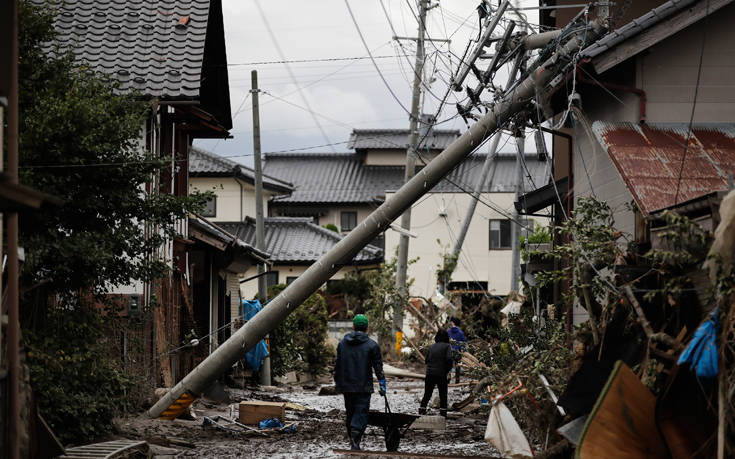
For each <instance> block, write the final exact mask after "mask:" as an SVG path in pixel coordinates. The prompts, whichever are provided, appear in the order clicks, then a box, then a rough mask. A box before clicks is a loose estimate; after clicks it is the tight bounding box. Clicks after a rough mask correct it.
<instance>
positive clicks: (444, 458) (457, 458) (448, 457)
mask: <svg viewBox="0 0 735 459" xmlns="http://www.w3.org/2000/svg"><path fill="white" fill-rule="evenodd" d="M332 452H333V453H335V454H344V455H348V456H370V457H416V458H422V457H426V458H431V459H461V458H466V459H501V458H500V456H462V455H459V454H440V453H431V454H423V453H406V452H403V451H370V450H367V449H362V450H351V449H337V448H335V449H333V450H332Z"/></svg>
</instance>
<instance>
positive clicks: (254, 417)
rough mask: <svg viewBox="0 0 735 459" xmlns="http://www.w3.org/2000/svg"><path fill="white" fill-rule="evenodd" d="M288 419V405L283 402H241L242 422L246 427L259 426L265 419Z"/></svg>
mask: <svg viewBox="0 0 735 459" xmlns="http://www.w3.org/2000/svg"><path fill="white" fill-rule="evenodd" d="M270 418H278V419H279V420H280V421H281V422H283V421H284V420H285V419H286V404H285V403H283V402H260V401H247V402H240V422H241V423H243V424H246V425H257V424H258V423H259V422H260V421H262V420H264V419H270Z"/></svg>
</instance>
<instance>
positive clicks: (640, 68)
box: [527, 0, 735, 323]
mask: <svg viewBox="0 0 735 459" xmlns="http://www.w3.org/2000/svg"><path fill="white" fill-rule="evenodd" d="M571 3H573V2H568V1H559V2H557V4H559V5H561V4H571ZM610 10H611V12H610V15H611V16H610V17H611V18H613V20H614V22H615V23H616V24H617V25H616V27H617V28H616V29H614V30H612V31H611V32H610V33H608V34H607V35H606V36H604V37H603V38H601V39H600V40H598V41H597V42H595V43H593V44H590V45H589V46H587V47H586V48H585V49H583V50H582V51H581V53H580V59H579V62H580V64H579V65H578V66H577V69H576V73H574V74H572V75H569V78H574V79H576V91H577V93H578V94H579V98H578V100H579V101H580V102H579V108H577V109H575V115H574V117H573V118H572V121H571V122H568V123H567V125H566V127H565V128H564V129H562V130H561V131H562V132H555V133H554V142H553V157H554V179H555V180H556V181H557V182H556V183H557V184H559V185H564V187H563V188H564V190H563V191H562V193H561V194H562V195H563V194H564V193H565V191H566V188H567V186H566V184H569V186H568V189H569V193H570V194H569V196H570V199H569V201H567V200H566V199H565V198H564V197H563V196H562V199H561V201H562V202H558V201H559V199H558V198H557V196H556V193H555V192H553V193H552V192H551V191H550V190H548V189H547V190H545V191H544V190H538V191H537V192H534V193H532V194H531V195H527V197H529V198H533V199H536V200H537V204H538V205H537V207H538V206H543V205H551V204H556V209H557V210H556V212H557V221H559V220H560V219H559V217H558V215H559V214H563V213H568V212H569V211H570V210H571V208H573V206H574V202H575V201H577V200H579V199H580V198H582V197H586V196H594V197H597V198H598V199H601V200H604V201H606V202H607V203H608V205H609V206H610V207H611V208H612V209H613V210H614V218H615V225H616V229H619V230H621V231H623V232H624V233H625V234H627V235H629V239H626V240H625V242H627V241H628V240H634V241H636V242H638V244H639V245H640V246H641V247H646V246H647V245H648V244H650V243H651V228H652V225H651V215H655V214H657V213H659V212H660V211H661V210H663V209H665V208H677V209H686V208H690V209H693V208H695V207H697V206H700V207H702V208H704V207H706V206H708V205H709V204H708V203H709V198H705V197H706V196H711V195H712V194H713V193H714V194H716V193H717V192H719V191H723V190H726V189H728V187H729V184H730V183H731V179H730V177H731V176H732V174H733V173H735V125H733V124H732V123H733V120H735V79H733V78H732V74H731V71H730V69H731V68H732V66H733V65H734V64H735V50H733V48H732V46H731V45H732V26H731V24H732V22H733V20H735V5H734V4H733V2H732V1H707V0H688V1H673V0H672V1H668V2H661V1H642V2H633V3H630V2H623V3H622V4H620V5H618V4H616V5H615V6H614V7H611V8H610ZM555 14H556V15H555V17H552V16H551V15H550V13H549V12H545V13H543V14H542V19H541V20H542V24H543V25H547V26H555V27H562V26H564V25H565V23H566V22H565V21H568V20H569V16H568V15H569V14H570V12H569V11H567V10H565V9H559V10H556V13H555ZM567 96H568V94H559V95H556V96H554V98H553V99H552V101H551V103H552V104H560V105H557V107H556V108H563V107H566V104H567ZM555 111H556V112H561V111H562V110H561V109H559V110H555ZM567 202H568V204H567ZM681 206H683V207H681ZM530 210H531V209H529V211H530ZM653 226H655V224H654V225H653ZM556 299H558V298H556ZM583 320H586V313H585V312H584V311H583V310H581V308H580V309H576V310H575V311H574V321H575V322H577V323H578V322H580V321H583Z"/></svg>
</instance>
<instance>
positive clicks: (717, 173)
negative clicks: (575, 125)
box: [592, 121, 735, 215]
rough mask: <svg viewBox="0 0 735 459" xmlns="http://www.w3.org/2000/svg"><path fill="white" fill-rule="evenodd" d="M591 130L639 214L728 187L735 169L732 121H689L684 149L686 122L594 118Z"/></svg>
mask: <svg viewBox="0 0 735 459" xmlns="http://www.w3.org/2000/svg"><path fill="white" fill-rule="evenodd" d="M592 130H593V131H594V133H595V136H596V137H597V139H598V140H599V141H600V143H601V144H602V145H603V146H604V147H605V148H606V149H607V152H608V154H609V155H610V158H611V159H612V161H613V163H614V164H615V167H616V168H617V170H618V172H619V173H620V175H621V177H622V178H623V180H624V181H625V185H626V186H627V187H628V190H629V191H630V193H631V194H632V195H633V198H634V199H635V202H636V203H637V204H638V207H639V208H640V210H641V212H642V213H643V214H644V215H648V214H650V213H651V212H654V211H656V210H659V209H663V208H664V207H670V206H673V205H675V204H677V203H681V202H684V201H688V200H690V199H694V198H697V197H699V196H702V195H704V194H707V193H711V192H713V191H721V190H727V189H728V176H729V175H730V174H735V125H734V124H707V125H693V126H692V132H691V135H689V147H688V148H686V149H685V145H686V142H687V132H688V125H686V124H643V125H638V124H633V123H607V122H600V121H596V122H595V123H594V124H593V125H592ZM685 150H686V157H684V152H685ZM682 159H683V160H684V165H683V168H682ZM680 171H681V180H679V173H680ZM677 183H678V187H679V194H678V197H677ZM675 200H676V202H675Z"/></svg>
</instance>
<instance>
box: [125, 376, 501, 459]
mask: <svg viewBox="0 0 735 459" xmlns="http://www.w3.org/2000/svg"><path fill="white" fill-rule="evenodd" d="M320 388H321V385H318V384H314V385H309V386H301V385H290V386H281V387H278V388H271V389H269V390H267V391H263V390H260V388H258V387H257V386H256V387H253V388H252V389H249V390H248V389H245V390H239V389H230V395H231V398H232V402H233V403H231V404H229V405H228V404H223V403H216V402H211V401H207V400H198V401H196V402H195V404H194V410H195V413H196V415H197V420H195V421H186V420H175V421H162V420H151V419H148V418H147V417H146V416H145V414H141V415H139V416H133V417H126V418H121V419H118V420H117V422H116V425H117V427H118V430H119V434H120V436H121V437H125V438H130V439H144V440H147V441H149V442H150V443H151V444H152V450H153V452H154V454H155V457H157V458H174V457H176V458H193V457H197V458H239V457H256V458H261V457H262V458H291V457H299V458H302V459H307V458H324V457H342V456H340V455H337V454H335V453H334V452H333V451H332V450H333V449H334V448H343V449H348V441H347V436H346V433H345V425H344V416H345V412H344V405H343V400H342V396H341V395H326V396H325V395H318V394H319V389H320ZM467 390H468V389H467V388H466V387H451V388H450V389H449V404H450V405H451V404H452V403H453V402H457V401H460V400H462V399H463V398H465V396H466V392H467ZM422 395H423V381H411V380H398V379H394V380H390V381H389V382H388V400H389V403H390V408H391V410H392V411H393V412H401V413H409V414H417V410H418V406H419V401H420V399H421V396H422ZM436 396H437V395H436V392H435V394H434V397H435V398H436ZM241 400H267V401H284V402H294V403H297V404H300V405H303V406H304V407H306V410H305V411H296V410H287V411H286V422H287V423H289V422H294V423H295V426H296V430H295V432H290V433H285V432H274V433H269V434H268V435H267V436H260V435H258V434H256V433H252V432H251V433H244V434H243V433H232V432H223V431H220V430H217V429H214V428H212V427H207V428H203V427H202V420H203V417H204V416H208V417H213V416H216V415H222V416H227V417H232V418H235V419H236V418H237V403H238V402H240V401H241ZM433 402H434V401H432V403H433ZM384 406H385V405H384V401H383V398H382V397H380V396H379V395H378V394H377V393H376V394H373V397H372V401H371V409H377V410H383V409H384ZM430 406H431V405H430ZM429 414H438V412H437V410H436V409H434V410H433V413H429ZM486 422H487V412H486V411H484V410H480V411H479V412H475V413H471V414H464V413H459V412H455V413H451V412H450V418H449V419H448V420H447V424H446V430H445V431H425V430H416V429H409V430H408V431H407V433H406V434H405V436H404V437H403V439H402V440H401V443H400V447H399V451H404V452H411V453H430V454H432V453H433V454H455V455H467V456H490V457H492V456H496V455H497V450H495V449H494V448H493V447H492V446H490V445H489V444H488V443H486V442H485V441H484V440H483V436H484V433H485V425H486ZM170 440H173V441H174V443H171V441H170ZM175 443H178V444H175ZM182 444H189V445H188V446H182ZM164 445H165V446H164ZM192 446H193V447H192ZM362 446H363V449H370V450H380V451H385V443H384V439H383V432H382V429H380V428H378V427H368V429H367V432H366V435H365V437H364V439H363V444H362Z"/></svg>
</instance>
